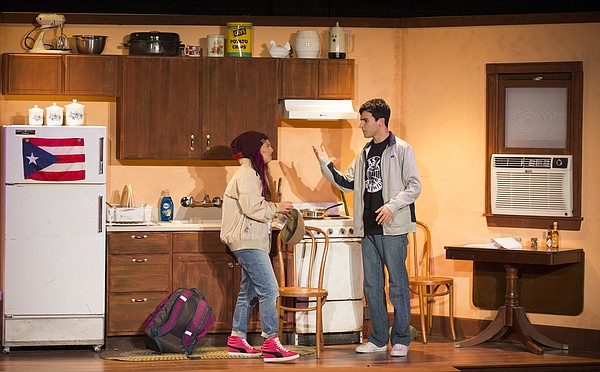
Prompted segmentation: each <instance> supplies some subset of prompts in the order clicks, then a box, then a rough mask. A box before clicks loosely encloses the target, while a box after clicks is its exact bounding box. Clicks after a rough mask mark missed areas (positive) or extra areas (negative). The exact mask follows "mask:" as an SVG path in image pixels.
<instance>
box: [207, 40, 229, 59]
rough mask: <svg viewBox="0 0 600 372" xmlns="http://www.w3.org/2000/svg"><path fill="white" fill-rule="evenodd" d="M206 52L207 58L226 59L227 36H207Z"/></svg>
mask: <svg viewBox="0 0 600 372" xmlns="http://www.w3.org/2000/svg"><path fill="white" fill-rule="evenodd" d="M206 50H207V52H206V56H207V57H225V35H207V36H206Z"/></svg>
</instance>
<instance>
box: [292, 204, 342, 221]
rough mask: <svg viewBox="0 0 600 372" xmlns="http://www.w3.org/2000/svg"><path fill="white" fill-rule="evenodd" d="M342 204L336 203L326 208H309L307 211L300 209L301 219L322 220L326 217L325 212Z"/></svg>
mask: <svg viewBox="0 0 600 372" xmlns="http://www.w3.org/2000/svg"><path fill="white" fill-rule="evenodd" d="M343 204H344V203H337V204H334V205H332V206H329V207H327V208H309V209H301V210H300V212H302V218H309V219H310V218H312V219H323V218H325V217H327V211H328V210H329V209H331V208H335V207H339V206H340V205H343Z"/></svg>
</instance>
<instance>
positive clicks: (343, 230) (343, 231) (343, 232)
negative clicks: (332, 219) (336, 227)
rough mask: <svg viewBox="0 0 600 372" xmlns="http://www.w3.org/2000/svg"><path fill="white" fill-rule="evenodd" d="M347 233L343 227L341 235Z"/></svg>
mask: <svg viewBox="0 0 600 372" xmlns="http://www.w3.org/2000/svg"><path fill="white" fill-rule="evenodd" d="M345 233H346V229H344V228H343V227H342V228H341V229H340V235H344V234H345Z"/></svg>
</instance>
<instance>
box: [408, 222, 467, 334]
mask: <svg viewBox="0 0 600 372" xmlns="http://www.w3.org/2000/svg"><path fill="white" fill-rule="evenodd" d="M432 260H433V257H432V256H431V232H430V231H429V228H428V227H427V225H425V224H424V223H423V222H420V221H417V232H414V233H411V234H409V244H408V258H407V266H408V268H407V269H408V275H409V278H408V283H409V286H410V291H411V292H412V293H414V294H416V295H417V296H418V298H419V313H420V317H421V333H422V334H423V343H424V344H426V343H427V335H428V334H430V332H431V328H432V327H433V317H432V311H433V303H434V302H435V299H436V297H441V296H446V295H447V296H448V302H449V305H450V306H449V307H450V310H449V311H450V314H449V318H450V333H451V334H452V341H456V333H455V332H454V279H453V278H449V277H442V276H431V261H432Z"/></svg>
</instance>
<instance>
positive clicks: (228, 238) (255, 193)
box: [221, 158, 277, 252]
mask: <svg viewBox="0 0 600 372" xmlns="http://www.w3.org/2000/svg"><path fill="white" fill-rule="evenodd" d="M240 165H241V166H240V168H239V169H238V170H237V172H235V174H234V175H233V178H232V179H231V181H229V184H227V188H226V189H225V193H224V195H223V218H222V220H221V241H222V242H223V243H225V244H227V246H229V249H231V250H232V251H236V250H239V249H252V248H253V249H260V250H263V251H265V252H270V250H271V221H272V220H273V216H274V215H275V212H277V206H276V205H275V203H272V202H269V201H267V200H265V198H264V197H263V196H262V195H261V191H262V184H261V182H260V177H259V176H258V174H257V173H256V171H255V170H254V169H253V168H252V165H251V163H250V159H246V158H242V159H240Z"/></svg>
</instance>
